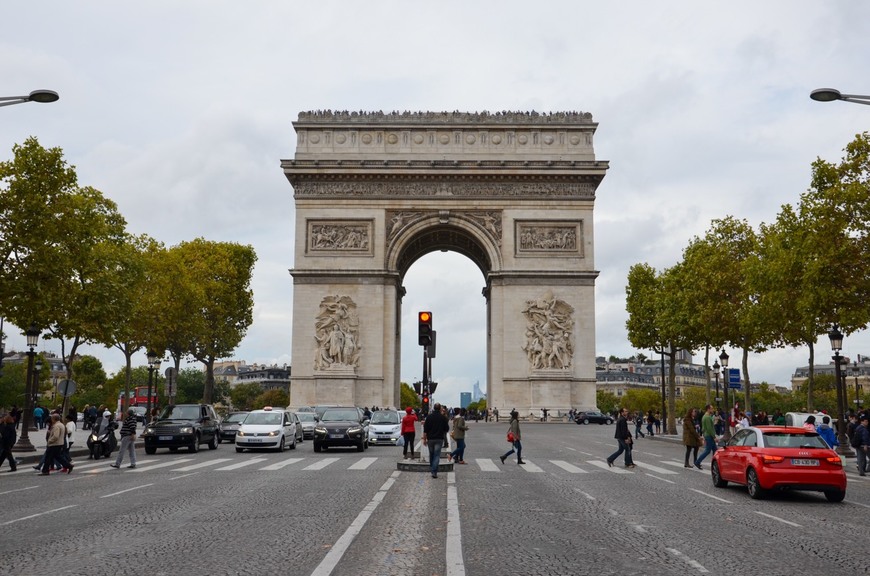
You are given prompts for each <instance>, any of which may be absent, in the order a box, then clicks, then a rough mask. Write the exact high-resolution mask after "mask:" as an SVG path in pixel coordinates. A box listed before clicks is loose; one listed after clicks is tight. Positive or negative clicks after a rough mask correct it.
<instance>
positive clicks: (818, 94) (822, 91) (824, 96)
mask: <svg viewBox="0 0 870 576" xmlns="http://www.w3.org/2000/svg"><path fill="white" fill-rule="evenodd" d="M810 98H812V99H813V100H815V101H816V102H833V101H834V100H840V99H842V98H843V95H842V94H840V91H839V90H836V89H834V88H816V89H815V90H813V91H812V92H810Z"/></svg>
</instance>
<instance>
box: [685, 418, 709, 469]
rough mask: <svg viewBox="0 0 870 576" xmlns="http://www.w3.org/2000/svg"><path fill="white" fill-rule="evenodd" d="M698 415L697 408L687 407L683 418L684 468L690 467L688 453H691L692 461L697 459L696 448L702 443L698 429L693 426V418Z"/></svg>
mask: <svg viewBox="0 0 870 576" xmlns="http://www.w3.org/2000/svg"><path fill="white" fill-rule="evenodd" d="M697 417H698V409H697V408H689V411H688V412H687V413H686V417H685V418H683V444H684V445H685V446H686V459H685V463H684V464H683V466H684V467H686V468H691V467H692V465H691V464H689V453H691V454H692V462H694V461H695V460H697V459H698V448H700V447H701V446H702V445H703V444H704V439H703V438H701V435H700V434H698V429H697V428H695V418H697Z"/></svg>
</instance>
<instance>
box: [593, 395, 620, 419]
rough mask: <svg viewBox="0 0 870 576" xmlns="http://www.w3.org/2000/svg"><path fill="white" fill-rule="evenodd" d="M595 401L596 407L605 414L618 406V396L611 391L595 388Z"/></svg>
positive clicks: (610, 412)
mask: <svg viewBox="0 0 870 576" xmlns="http://www.w3.org/2000/svg"><path fill="white" fill-rule="evenodd" d="M595 403H596V405H597V406H598V409H599V410H601V411H602V412H604V413H605V414H612V413H613V412H614V411H615V410H616V409H617V408H618V407H619V398H618V397H617V396H616V394H614V393H613V392H608V391H607V390H597V391H596V392H595Z"/></svg>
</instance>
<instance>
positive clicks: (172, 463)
mask: <svg viewBox="0 0 870 576" xmlns="http://www.w3.org/2000/svg"><path fill="white" fill-rule="evenodd" d="M191 460H193V458H178V459H176V460H170V461H169V462H161V463H160V464H154V465H153V466H145V467H144V468H143V467H141V466H139V465H138V464H137V465H136V468H134V469H133V470H130V472H145V471H146V470H154V469H156V468H168V467H169V466H178V465H179V464H181V463H182V462H190V461H191Z"/></svg>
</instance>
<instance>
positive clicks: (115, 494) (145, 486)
mask: <svg viewBox="0 0 870 576" xmlns="http://www.w3.org/2000/svg"><path fill="white" fill-rule="evenodd" d="M149 486H154V484H153V483H152V484H143V485H141V486H135V487H133V488H127V489H126V490H121V491H120V492H113V493H111V494H106V495H105V496H100V498H111V497H112V496H117V495H119V494H125V493H127V492H132V491H133V490H141V489H142V488H147V487H149Z"/></svg>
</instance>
